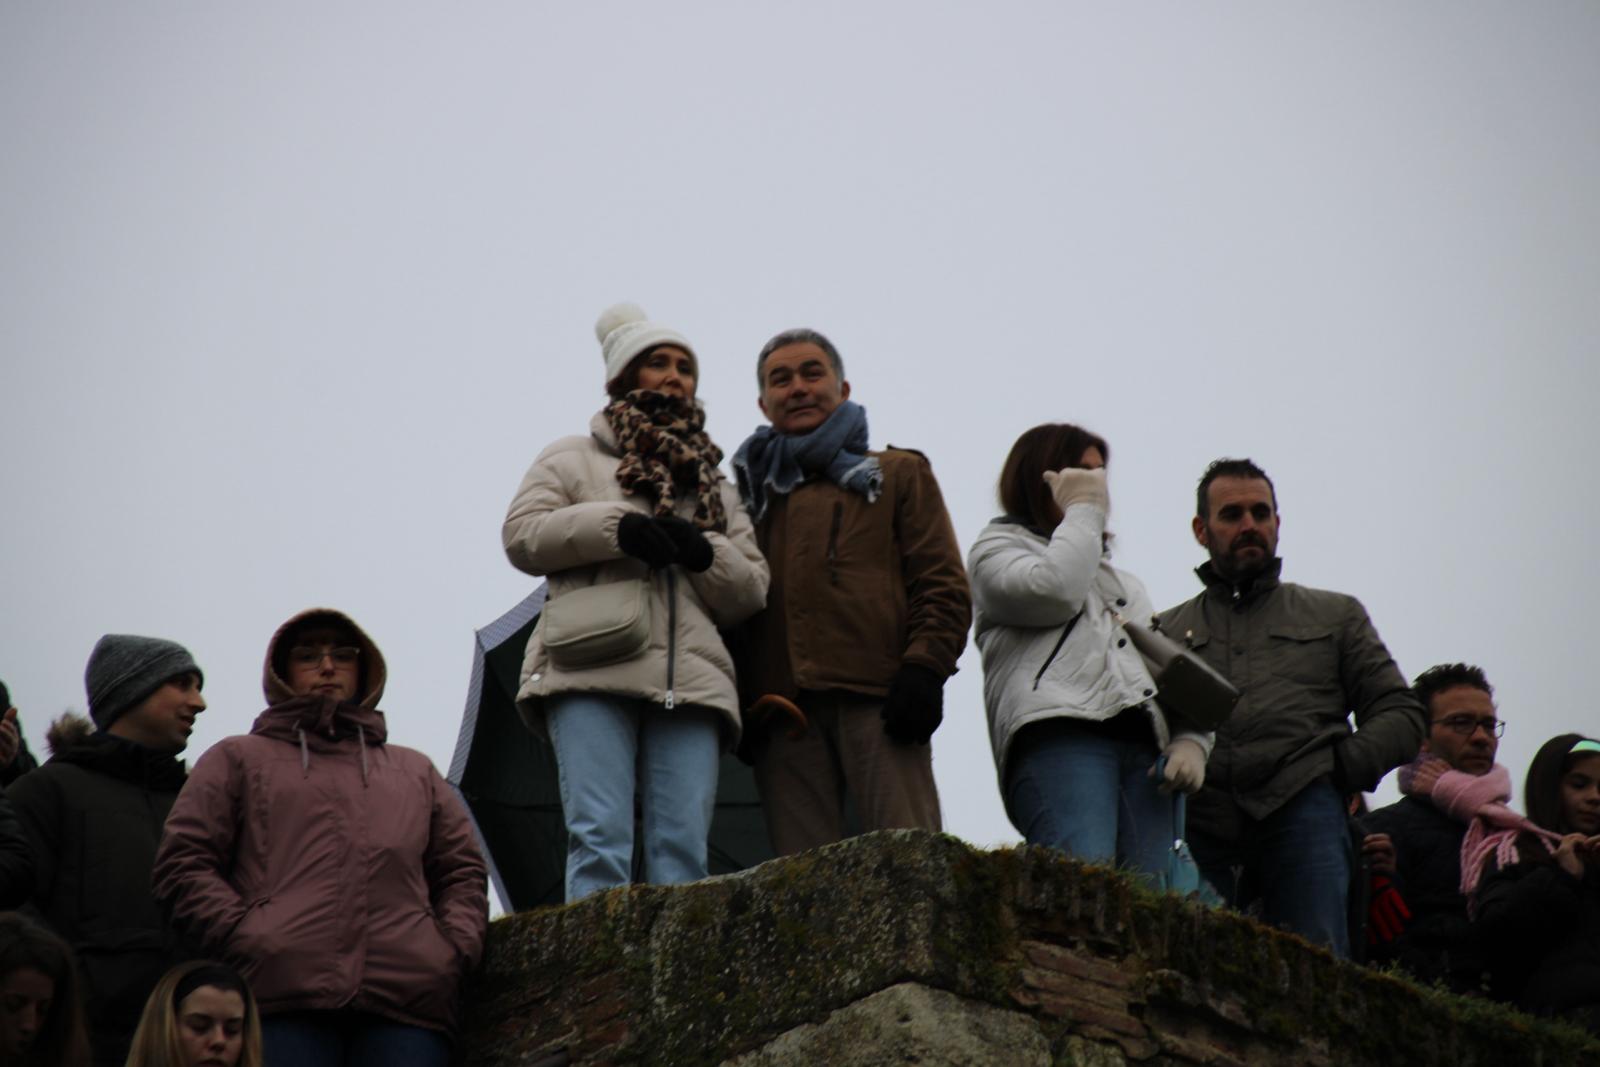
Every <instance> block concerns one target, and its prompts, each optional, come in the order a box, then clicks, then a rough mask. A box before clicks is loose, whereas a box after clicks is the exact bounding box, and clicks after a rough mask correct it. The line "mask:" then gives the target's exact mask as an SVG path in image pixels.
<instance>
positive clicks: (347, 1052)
mask: <svg viewBox="0 0 1600 1067" xmlns="http://www.w3.org/2000/svg"><path fill="white" fill-rule="evenodd" d="M261 1044H262V1054H263V1055H262V1058H263V1059H264V1060H265V1061H266V1067H391V1065H392V1064H400V1063H403V1064H406V1067H448V1065H449V1063H450V1039H449V1038H448V1037H446V1036H445V1035H444V1034H442V1033H440V1032H439V1031H438V1030H427V1029H424V1028H423V1027H420V1026H405V1025H403V1024H401V1023H397V1022H391V1021H390V1020H388V1019H385V1018H383V1017H382V1016H379V1015H367V1014H364V1013H362V1012H354V1011H303V1012H290V1013H288V1014H286V1015H270V1016H267V1017H265V1018H263V1019H262V1020H261Z"/></svg>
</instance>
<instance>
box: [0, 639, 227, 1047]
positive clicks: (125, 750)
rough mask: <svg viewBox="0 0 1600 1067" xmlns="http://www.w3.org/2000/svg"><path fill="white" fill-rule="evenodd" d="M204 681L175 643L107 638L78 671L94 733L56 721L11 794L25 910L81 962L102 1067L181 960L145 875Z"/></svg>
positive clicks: (73, 722) (70, 719) (77, 719)
mask: <svg viewBox="0 0 1600 1067" xmlns="http://www.w3.org/2000/svg"><path fill="white" fill-rule="evenodd" d="M202 682H203V677H202V675H201V673H200V668H199V667H198V666H196V664H195V661H194V657H192V656H191V655H190V654H189V652H188V650H187V649H185V648H184V647H183V646H181V645H178V644H175V643H173V642H171V641H164V640H161V639H160V638H155V637H135V636H131V635H126V634H108V635H106V636H105V637H102V638H101V639H100V641H99V643H97V644H96V645H95V647H94V652H93V653H91V654H90V656H89V666H88V669H87V670H86V671H85V673H84V685H85V688H86V689H87V690H88V697H89V714H90V716H91V717H92V718H93V720H94V727H95V728H94V729H91V727H90V724H89V723H88V722H87V721H85V720H84V719H83V718H82V717H81V716H76V715H66V716H63V717H62V718H61V719H60V720H59V721H58V722H56V723H55V725H54V726H52V727H51V729H50V733H49V735H48V741H49V744H50V750H51V753H52V755H51V758H50V759H49V760H48V761H47V762H46V763H45V765H44V766H42V767H40V768H39V769H38V770H36V771H32V772H30V773H28V774H25V775H23V776H22V777H21V778H19V779H18V780H17V782H16V783H15V784H14V785H12V786H11V789H10V800H11V803H12V806H13V807H15V809H16V812H17V817H18V819H19V820H20V821H21V823H22V826H23V830H24V832H25V833H26V835H27V838H28V842H29V845H30V847H31V850H32V852H33V859H34V874H35V885H34V890H33V896H32V899H31V900H30V901H29V906H28V910H30V911H32V912H33V913H35V914H36V915H38V916H39V917H40V918H42V919H43V920H44V921H45V922H46V923H47V924H48V925H49V926H50V927H51V928H52V929H54V930H55V932H56V933H57V934H59V935H60V936H61V937H62V938H63V939H64V940H65V941H67V943H68V944H70V945H71V946H72V949H73V952H74V954H75V955H76V956H77V959H78V966H79V968H80V970H81V972H82V975H83V980H84V987H85V1000H86V1004H85V1007H86V1008H87V1009H88V1016H89V1028H90V1038H91V1040H92V1043H93V1046H94V1062H95V1064H96V1065H97V1067H99V1065H105V1067H120V1065H121V1064H122V1063H123V1061H124V1060H125V1059H126V1058H127V1055H128V1045H129V1042H130V1041H131V1039H132V1037H133V1030H134V1027H135V1026H136V1025H137V1024H138V1021H139V1013H140V1011H141V1009H142V1008H143V1006H144V1001H145V998H146V997H147V996H149V994H150V990H151V989H152V988H154V987H155V984H156V982H157V981H158V980H159V979H160V978H161V975H162V973H163V972H164V971H166V969H167V968H168V967H170V966H171V965H172V964H173V963H176V962H179V961H180V960H182V959H184V958H186V956H187V953H185V952H184V950H183V948H182V947H181V945H180V943H179V942H178V940H177V938H176V936H175V935H174V934H173V932H172V930H171V929H170V927H169V926H168V924H167V922H166V920H165V919H164V918H163V917H162V914H161V912H160V910H159V909H158V908H157V906H156V902H155V899H154V897H153V895H152V894H151V891H150V869H151V867H152V865H153V864H154V862H155V854H156V846H157V844H158V843H159V842H160V840H161V828H162V824H163V823H165V822H166V818H167V812H168V811H169V810H170V809H171V808H172V802H173V800H175V799H176V798H177V795H178V790H179V789H180V788H181V787H182V785H183V781H184V766H183V763H182V762H180V761H179V760H178V758H177V756H178V753H180V752H182V751H183V749H184V748H185V747H186V746H187V745H188V743H189V734H190V733H191V732H192V730H193V729H194V720H195V716H197V715H199V714H200V712H202V711H204V710H205V706H206V702H205V700H204V698H202V697H201V696H200V686H201V684H202Z"/></svg>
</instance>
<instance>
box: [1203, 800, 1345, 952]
mask: <svg viewBox="0 0 1600 1067" xmlns="http://www.w3.org/2000/svg"><path fill="white" fill-rule="evenodd" d="M1239 820H1240V821H1239V825H1238V826H1237V827H1236V828H1234V829H1233V831H1232V833H1231V834H1230V835H1229V838H1228V839H1222V838H1218V837H1214V836H1212V835H1211V834H1208V833H1206V832H1205V831H1204V830H1203V829H1202V828H1200V827H1197V826H1191V827H1190V831H1189V847H1190V848H1192V849H1193V850H1194V858H1195V861H1196V862H1197V863H1199V864H1200V870H1201V872H1202V873H1203V874H1204V875H1205V876H1206V878H1207V880H1209V881H1210V882H1211V884H1212V885H1213V886H1215V887H1216V889H1217V892H1218V893H1220V894H1222V898H1223V899H1224V900H1225V901H1227V902H1228V903H1229V904H1231V905H1232V906H1233V907H1235V908H1239V909H1241V910H1243V909H1246V908H1248V907H1249V906H1250V905H1251V904H1252V903H1254V902H1257V901H1259V903H1260V907H1261V920H1262V921H1263V922H1265V923H1268V924H1270V925H1272V926H1277V927H1281V928H1283V929H1285V930H1288V931H1289V932H1290V933H1295V934H1299V935H1300V936H1301V937H1303V938H1305V939H1306V940H1307V941H1310V942H1312V943H1313V944H1318V945H1326V946H1327V947H1328V948H1330V949H1332V950H1333V952H1334V954H1335V955H1338V956H1341V957H1344V958H1346V959H1348V958H1349V956H1350V926H1349V923H1350V917H1349V914H1348V911H1347V908H1348V900H1349V895H1350V870H1351V864H1352V863H1353V862H1354V855H1353V846H1352V845H1351V842H1350V829H1349V814H1348V812H1347V810H1346V808H1345V802H1344V798H1343V797H1341V796H1340V795H1339V791H1338V790H1337V789H1335V788H1334V787H1333V783H1332V782H1330V781H1329V780H1328V779H1326V778H1318V779H1317V780H1316V781H1314V782H1312V783H1311V784H1310V785H1308V786H1306V787H1305V788H1304V789H1302V790H1300V792H1298V793H1296V794H1295V795H1294V796H1293V797H1291V798H1289V800H1288V802H1287V803H1285V804H1284V805H1283V807H1281V808H1279V809H1278V810H1277V811H1274V812H1272V813H1271V814H1270V815H1268V816H1267V817H1266V818H1264V819H1252V818H1250V817H1248V816H1245V815H1240V817H1239Z"/></svg>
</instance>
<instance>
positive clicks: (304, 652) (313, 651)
mask: <svg viewBox="0 0 1600 1067" xmlns="http://www.w3.org/2000/svg"><path fill="white" fill-rule="evenodd" d="M324 658H327V659H331V660H333V665H334V666H335V667H350V666H353V665H354V664H355V662H356V661H357V660H359V659H360V658H361V650H360V649H359V648H356V647H354V646H353V645H341V646H339V647H338V648H326V647H324V648H312V647H311V646H310V645H295V646H294V647H293V648H291V649H290V650H289V662H290V663H292V664H294V665H295V666H296V667H320V666H322V661H323V659H324Z"/></svg>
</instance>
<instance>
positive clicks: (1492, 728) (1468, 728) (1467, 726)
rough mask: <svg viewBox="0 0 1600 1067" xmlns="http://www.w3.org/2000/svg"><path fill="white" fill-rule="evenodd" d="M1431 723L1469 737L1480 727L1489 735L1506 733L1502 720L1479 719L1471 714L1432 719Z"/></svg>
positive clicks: (1502, 735) (1499, 735)
mask: <svg viewBox="0 0 1600 1067" xmlns="http://www.w3.org/2000/svg"><path fill="white" fill-rule="evenodd" d="M1433 725H1435V726H1443V727H1444V728H1445V729H1446V730H1449V731H1451V732H1452V733H1458V734H1460V735H1461V736H1462V737H1471V736H1472V735H1473V734H1474V733H1476V732H1477V731H1478V729H1479V728H1480V727H1481V728H1482V729H1484V730H1486V731H1487V732H1488V734H1489V736H1490V737H1504V736H1505V735H1506V724H1505V722H1504V720H1501V719H1495V718H1485V719H1479V718H1476V717H1474V716H1472V715H1452V716H1450V717H1449V718H1448V719H1435V720H1433Z"/></svg>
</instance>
